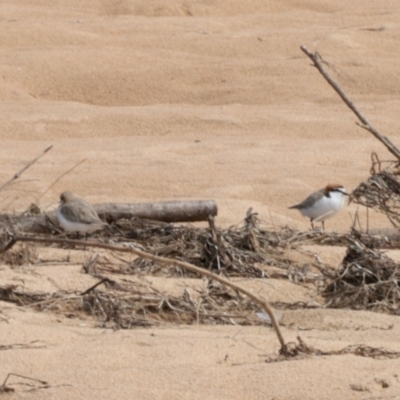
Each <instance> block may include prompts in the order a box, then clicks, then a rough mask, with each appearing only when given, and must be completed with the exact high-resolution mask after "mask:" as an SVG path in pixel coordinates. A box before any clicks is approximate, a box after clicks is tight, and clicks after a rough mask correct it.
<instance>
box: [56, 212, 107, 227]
mask: <svg viewBox="0 0 400 400" xmlns="http://www.w3.org/2000/svg"><path fill="white" fill-rule="evenodd" d="M57 219H58V223H59V224H60V225H61V227H62V228H63V229H64V230H65V231H67V232H82V233H86V232H90V231H93V230H96V229H98V228H99V227H101V226H102V224H84V223H81V222H72V221H69V220H68V219H67V218H65V216H64V214H63V213H62V212H61V210H60V207H59V208H58V209H57Z"/></svg>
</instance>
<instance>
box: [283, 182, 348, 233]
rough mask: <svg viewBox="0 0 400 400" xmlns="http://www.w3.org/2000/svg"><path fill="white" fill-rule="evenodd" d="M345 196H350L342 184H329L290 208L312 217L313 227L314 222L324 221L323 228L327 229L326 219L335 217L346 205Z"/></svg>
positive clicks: (312, 225)
mask: <svg viewBox="0 0 400 400" xmlns="http://www.w3.org/2000/svg"><path fill="white" fill-rule="evenodd" d="M344 196H348V194H347V193H346V190H345V188H344V187H343V186H342V185H334V184H329V185H328V186H326V187H325V188H324V189H321V190H318V191H317V192H314V193H313V194H311V195H310V196H308V197H307V198H306V199H305V200H304V201H303V202H301V203H299V204H296V205H294V206H292V207H289V208H295V209H296V210H299V211H300V212H301V214H302V215H304V216H305V217H308V218H310V220H311V221H310V222H311V227H312V229H314V224H313V222H314V221H315V222H322V230H325V223H324V222H325V220H326V219H328V218H330V217H333V216H334V215H335V214H337V213H338V212H339V211H340V210H341V209H342V208H343V206H344Z"/></svg>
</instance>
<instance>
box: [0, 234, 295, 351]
mask: <svg viewBox="0 0 400 400" xmlns="http://www.w3.org/2000/svg"><path fill="white" fill-rule="evenodd" d="M17 242H34V243H58V244H70V245H76V246H83V247H97V248H101V249H107V250H112V251H120V252H124V253H133V254H136V255H137V256H139V257H142V258H146V259H148V260H151V261H154V262H158V263H160V264H164V265H174V266H178V267H181V268H184V269H186V270H188V271H191V272H194V273H197V274H200V275H202V276H206V277H207V278H210V279H214V280H215V281H217V282H220V283H222V284H223V285H226V286H228V287H230V288H232V289H233V290H236V291H238V292H240V293H243V294H244V295H246V296H247V297H249V298H250V299H251V300H253V301H254V302H255V303H257V304H259V305H260V306H261V307H262V308H263V309H264V311H266V313H267V314H268V316H269V317H270V319H271V322H272V326H273V327H274V329H275V332H276V335H277V336H278V340H279V342H280V344H281V350H280V353H281V354H288V348H287V345H286V343H285V340H284V339H283V336H282V333H281V330H280V328H279V323H278V321H277V319H276V317H275V314H274V312H273V311H272V308H271V306H270V305H269V303H268V302H267V301H265V300H263V299H262V298H260V297H258V296H256V295H254V294H253V293H252V292H250V291H248V290H247V289H244V288H242V287H241V286H239V285H236V284H235V283H233V282H231V281H229V280H228V279H226V278H223V277H221V276H219V275H216V274H214V273H212V272H210V271H208V270H206V269H203V268H199V267H196V266H194V265H192V264H189V263H187V262H184V261H180V260H174V259H172V258H166V257H159V256H155V255H153V254H150V253H146V252H144V251H141V250H137V249H134V248H132V247H124V246H118V245H110V244H106V243H100V242H90V241H83V240H71V239H50V238H38V237H25V236H15V237H12V238H11V240H10V242H9V243H7V244H6V245H5V246H4V247H3V248H2V249H0V254H2V253H4V252H6V251H7V250H9V249H10V248H11V247H12V246H13V245H14V244H15V243H17Z"/></svg>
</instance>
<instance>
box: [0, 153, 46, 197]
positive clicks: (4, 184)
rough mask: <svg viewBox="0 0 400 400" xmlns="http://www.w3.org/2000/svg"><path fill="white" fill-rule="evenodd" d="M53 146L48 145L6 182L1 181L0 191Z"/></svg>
mask: <svg viewBox="0 0 400 400" xmlns="http://www.w3.org/2000/svg"><path fill="white" fill-rule="evenodd" d="M52 148H53V145H51V146H49V147H48V148H47V149H45V150H44V151H43V152H42V153H40V154H39V155H38V156H37V157H36V158H34V159H33V160H32V161H29V163H28V164H26V165H25V167H24V168H22V169H21V170H20V171H18V172H17V173H16V174H14V176H13V177H12V178H11V179H9V180H8V181H7V182H5V183H3V184H2V185H1V186H0V192H1V191H2V190H3V189H4V188H5V187H6V186H8V185H9V184H10V183H11V182H13V181H15V180H16V179H18V178H19V177H20V176H21V175H22V173H23V172H25V171H26V170H27V169H28V168H29V167H30V166H31V165H33V164H35V162H36V161H37V160H39V158H42V157H43V156H44V155H45V154H46V153H47V152H48V151H50V150H51V149H52Z"/></svg>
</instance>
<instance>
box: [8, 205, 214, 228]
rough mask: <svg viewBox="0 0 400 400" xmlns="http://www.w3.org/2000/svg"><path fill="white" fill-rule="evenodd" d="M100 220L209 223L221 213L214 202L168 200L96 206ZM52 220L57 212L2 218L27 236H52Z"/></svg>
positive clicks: (53, 220)
mask: <svg viewBox="0 0 400 400" xmlns="http://www.w3.org/2000/svg"><path fill="white" fill-rule="evenodd" d="M93 207H94V208H95V210H96V211H97V213H98V214H99V216H100V218H102V219H103V220H105V221H107V222H109V223H111V222H115V221H118V220H120V219H131V218H142V219H151V220H155V221H161V222H195V221H207V219H208V216H209V215H211V216H216V215H217V214H218V208H217V204H216V203H215V201H214V200H187V201H165V202H157V203H136V204H135V203H133V204H118V203H105V204H94V205H93ZM48 220H50V221H51V222H52V223H53V224H54V225H55V226H58V222H57V217H56V212H55V211H50V212H48V213H44V214H38V215H29V216H28V215H19V216H16V215H3V216H1V215H0V224H1V222H2V221H4V223H5V224H6V225H7V226H12V227H14V229H13V230H14V231H17V232H25V233H51V230H52V229H51V224H49V223H48Z"/></svg>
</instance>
